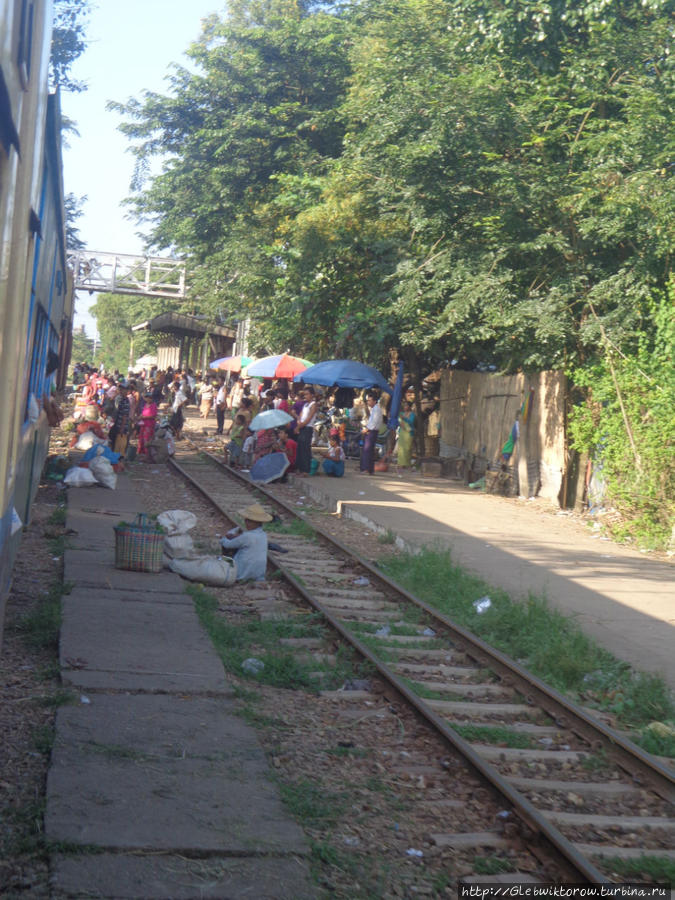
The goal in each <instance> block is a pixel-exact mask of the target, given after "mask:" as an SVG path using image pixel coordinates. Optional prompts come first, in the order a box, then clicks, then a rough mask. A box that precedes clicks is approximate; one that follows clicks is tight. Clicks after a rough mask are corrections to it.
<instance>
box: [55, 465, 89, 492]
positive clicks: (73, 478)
mask: <svg viewBox="0 0 675 900" xmlns="http://www.w3.org/2000/svg"><path fill="white" fill-rule="evenodd" d="M63 483H64V484H67V485H69V486H70V487H89V486H90V485H92V484H96V478H95V477H94V473H93V472H92V471H91V470H90V469H81V468H80V467H79V466H73V468H72V469H68V471H67V472H66V475H65V478H64V479H63Z"/></svg>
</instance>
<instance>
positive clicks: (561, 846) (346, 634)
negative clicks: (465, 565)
mask: <svg viewBox="0 0 675 900" xmlns="http://www.w3.org/2000/svg"><path fill="white" fill-rule="evenodd" d="M201 452H203V451H201ZM207 455H208V456H209V457H210V458H211V459H213V460H214V462H216V463H217V464H218V465H219V466H220V467H221V468H223V469H225V470H226V471H227V472H228V473H231V474H232V475H236V476H237V479H238V480H240V481H241V482H242V484H243V485H246V486H247V488H250V487H253V488H254V489H255V490H256V491H259V492H260V493H262V494H263V495H264V496H265V497H266V498H267V499H269V500H270V501H272V502H273V503H274V504H277V505H279V506H281V507H282V508H283V509H285V510H286V511H288V512H289V513H292V514H293V516H294V518H299V517H298V515H297V513H296V511H295V510H294V509H293V508H292V507H290V506H289V505H288V504H286V503H285V502H284V501H281V500H279V498H277V497H274V495H273V494H271V492H269V491H267V490H266V489H264V488H261V487H260V485H252V483H251V482H250V481H249V480H247V479H245V478H242V477H241V476H239V475H238V473H236V472H234V471H233V470H231V469H230V468H229V467H227V466H224V465H223V464H222V463H220V462H219V461H218V460H217V459H216V458H215V457H213V456H212V455H211V454H207ZM171 463H172V465H173V467H174V468H176V469H177V471H179V472H180V474H181V475H182V476H183V477H184V478H185V479H186V480H187V481H189V483H190V484H192V485H193V487H195V489H196V490H198V491H199V492H200V493H201V494H202V496H204V497H205V498H206V499H207V500H208V501H209V502H210V503H211V504H212V505H213V506H214V507H215V508H216V509H217V510H218V511H219V512H220V513H221V514H222V515H223V516H224V517H225V518H226V519H228V521H232V519H231V517H230V515H229V514H228V512H227V511H226V510H224V509H223V508H222V507H221V506H220V504H219V503H218V502H217V501H216V500H215V499H214V498H213V497H212V496H211V494H210V493H209V492H208V491H207V490H206V488H204V487H202V486H201V485H200V484H199V482H198V481H197V480H196V479H195V478H193V477H192V476H191V475H190V474H189V473H188V472H186V471H185V470H184V469H183V468H182V466H180V465H179V464H178V463H177V462H176V461H175V459H172V460H171ZM312 527H313V528H314V527H315V526H312ZM315 530H316V532H317V533H318V534H319V535H321V537H322V538H325V539H327V540H328V541H329V542H330V543H332V544H333V545H334V546H336V547H337V548H338V549H339V550H340V551H341V553H344V554H345V555H347V556H348V557H351V558H352V559H355V560H356V561H357V562H358V563H359V565H363V566H364V567H365V568H366V569H367V570H368V571H370V572H371V573H372V574H373V575H374V576H376V578H378V579H382V573H379V572H377V571H376V570H375V569H374V568H373V567H372V566H371V565H370V564H369V563H367V561H365V560H363V559H362V558H361V557H359V556H358V554H354V553H353V552H352V551H351V550H350V549H349V548H347V547H345V546H344V545H343V544H341V542H340V541H337V540H336V539H335V538H333V537H332V536H330V535H328V534H326V533H325V532H324V531H323V529H321V528H318V527H317V528H315ZM270 562H271V564H272V565H273V566H274V567H275V568H276V569H277V570H278V571H280V572H281V573H282V575H283V576H284V577H285V578H286V580H287V581H288V582H289V583H290V584H292V585H293V587H294V588H295V589H296V590H297V592H298V593H299V594H300V595H301V596H302V597H303V598H304V599H305V600H306V602H307V603H309V605H310V606H312V607H313V608H314V609H316V610H317V611H318V612H320V613H321V615H322V616H323V617H324V618H325V620H326V621H327V622H328V623H329V624H330V626H331V627H332V628H333V629H335V631H337V632H338V633H339V634H340V635H341V636H342V637H343V639H344V640H346V641H347V642H348V643H349V644H350V645H351V646H352V647H354V648H355V650H356V651H357V652H358V653H359V654H361V656H363V657H364V658H365V659H367V660H368V661H369V662H370V663H371V665H372V666H373V667H374V668H375V669H376V670H377V671H378V672H379V673H380V675H381V676H382V677H383V678H384V679H385V681H386V682H387V683H388V684H390V685H391V686H392V687H393V688H394V689H395V690H396V691H397V692H398V693H399V694H400V695H401V696H402V697H403V698H404V699H405V700H406V702H407V703H409V704H410V705H411V706H412V707H413V708H414V709H415V710H416V712H417V713H418V714H419V715H420V716H421V717H422V718H423V719H424V720H425V721H426V722H428V723H429V724H430V725H432V726H433V727H434V728H435V729H436V731H437V732H438V733H439V734H440V735H441V736H442V737H443V739H444V740H445V741H446V742H447V743H448V744H449V745H450V746H451V747H452V748H453V749H454V750H455V751H457V752H458V753H459V754H460V755H461V756H462V757H463V758H464V759H465V760H466V761H467V762H468V763H469V765H470V766H471V767H472V768H473V769H474V770H475V771H477V772H478V773H479V774H480V775H481V776H482V778H484V779H485V780H486V781H487V782H488V783H489V784H490V785H491V787H492V788H493V789H494V790H496V791H497V792H498V793H499V794H500V795H501V796H502V797H503V798H504V799H505V800H507V801H508V803H510V804H511V806H512V807H513V809H514V811H515V813H516V814H517V816H518V817H519V819H520V820H521V821H522V822H523V823H524V824H525V825H526V826H527V828H528V829H529V830H530V831H531V832H532V833H533V834H535V835H539V836H540V837H541V838H543V839H545V840H546V841H547V842H548V844H549V845H550V846H551V847H552V848H553V849H554V851H555V855H556V859H557V860H558V862H559V863H560V862H561V861H562V863H563V864H564V865H565V866H566V867H568V868H569V867H571V870H572V871H573V873H574V876H575V877H576V876H581V877H582V878H583V879H584V880H586V881H587V882H589V883H596V884H610V883H611V882H610V880H609V879H608V878H607V877H606V876H605V875H604V874H603V873H602V872H601V871H600V870H599V869H597V868H596V867H595V866H594V865H593V864H592V862H590V860H588V859H587V858H586V857H585V856H584V855H583V854H582V853H580V852H579V851H578V850H577V849H576V848H575V847H574V845H573V844H572V843H571V842H570V841H569V840H568V839H567V838H566V837H565V836H564V835H563V834H562V833H561V832H560V831H559V830H558V829H557V828H556V827H555V826H554V825H552V824H551V823H550V822H549V821H548V820H547V819H546V818H545V817H544V816H543V815H542V813H541V812H540V811H539V810H538V809H537V808H536V807H535V806H534V805H533V804H532V803H531V802H530V801H529V800H528V799H527V798H526V797H524V796H523V795H522V794H521V793H520V791H518V790H517V789H516V788H514V787H513V786H512V785H511V784H509V782H508V781H507V780H506V779H505V778H504V777H503V776H502V775H501V774H500V773H499V772H498V771H497V770H496V769H495V768H494V767H493V766H492V765H490V763H488V762H487V761H486V760H484V759H483V758H482V757H481V756H480V755H479V754H478V753H477V752H476V751H475V750H474V749H473V747H472V746H471V745H470V744H469V743H468V742H467V741H466V740H464V738H462V737H461V736H460V735H459V734H458V733H457V732H456V731H455V730H454V729H452V728H451V727H450V726H449V725H448V724H447V723H446V722H445V721H444V720H443V719H442V718H441V717H440V716H439V715H437V714H436V713H435V712H434V711H433V710H432V709H431V707H429V706H428V705H427V704H426V703H425V702H424V700H423V699H421V698H420V697H418V696H417V695H416V694H415V693H414V692H413V691H412V690H411V689H410V688H409V687H408V686H407V685H406V684H405V682H404V681H402V680H401V679H400V678H399V676H398V675H397V674H396V673H395V672H393V671H392V670H391V669H390V668H389V667H388V666H387V665H386V664H385V663H383V662H382V661H381V660H379V659H378V658H377V656H376V655H375V654H374V653H373V651H372V650H371V649H370V648H369V647H368V646H367V645H366V644H364V643H363V642H362V641H361V640H359V638H358V637H356V636H355V635H354V634H353V633H352V632H351V631H350V630H349V629H348V628H346V627H345V626H344V625H343V624H342V622H340V621H339V620H338V619H337V618H335V616H334V615H333V614H332V613H331V612H329V611H328V610H327V609H326V608H325V607H324V606H323V604H322V603H321V602H320V601H319V600H317V599H316V598H315V597H314V596H313V595H312V594H311V593H310V592H309V591H308V590H307V588H306V587H305V586H304V585H303V584H302V583H301V582H300V581H299V580H298V579H297V577H296V576H295V575H294V574H293V573H292V572H291V571H290V570H288V569H287V568H286V567H285V566H284V565H283V563H282V562H280V561H279V560H277V559H274V558H272V557H270ZM385 583H387V584H388V585H389V586H390V587H391V589H393V590H395V591H396V592H398V593H400V594H401V595H402V596H404V597H406V599H409V600H411V601H412V602H416V598H414V597H413V595H409V594H408V593H407V592H406V591H403V590H402V589H401V588H400V587H399V586H398V585H396V583H395V582H393V581H390V580H389V579H386V580H385ZM416 605H418V606H421V608H423V609H424V610H425V611H427V607H426V604H422V603H421V602H416ZM428 611H429V612H430V614H431V615H432V616H434V617H436V614H435V612H434V610H433V609H431V608H428ZM444 624H445V623H444ZM450 627H451V628H452V627H453V626H452V625H450ZM481 643H482V642H481ZM485 646H486V648H487V645H485Z"/></svg>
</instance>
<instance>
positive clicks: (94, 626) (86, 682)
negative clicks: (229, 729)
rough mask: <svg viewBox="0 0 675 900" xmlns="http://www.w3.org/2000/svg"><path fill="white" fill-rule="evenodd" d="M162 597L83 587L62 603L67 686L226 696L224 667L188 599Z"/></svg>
mask: <svg viewBox="0 0 675 900" xmlns="http://www.w3.org/2000/svg"><path fill="white" fill-rule="evenodd" d="M159 597H160V595H159V594H153V595H151V598H150V599H145V598H144V597H143V595H141V594H139V593H136V594H135V595H134V594H124V593H123V592H120V591H108V590H101V589H99V590H98V591H96V592H95V593H94V592H92V591H91V590H85V589H84V588H79V589H77V590H75V591H73V592H72V593H71V594H70V595H69V596H66V597H64V598H63V624H62V626H61V640H60V646H59V654H60V662H61V675H62V678H63V680H64V682H66V683H67V684H72V685H75V686H77V687H78V688H83V689H90V690H94V689H99V690H101V689H103V690H133V691H173V692H178V693H181V692H188V693H203V692H218V693H222V692H224V691H225V690H226V689H227V686H226V682H225V677H224V672H223V666H222V663H221V661H220V660H219V659H218V657H217V656H216V654H215V652H214V651H213V647H212V645H211V641H210V639H209V637H208V635H207V634H206V633H205V631H204V629H203V628H202V627H201V625H200V624H199V622H198V620H197V617H196V615H195V611H194V608H193V606H192V603H191V602H185V601H190V598H189V597H188V596H187V595H185V594H168V595H166V599H165V602H161V601H160V600H159V599H157V598H159ZM177 601H179V602H177ZM73 661H75V664H74V665H73Z"/></svg>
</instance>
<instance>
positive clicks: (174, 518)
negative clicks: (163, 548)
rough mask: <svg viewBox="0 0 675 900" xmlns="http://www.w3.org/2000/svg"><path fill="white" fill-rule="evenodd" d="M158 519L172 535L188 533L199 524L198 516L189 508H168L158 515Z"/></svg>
mask: <svg viewBox="0 0 675 900" xmlns="http://www.w3.org/2000/svg"><path fill="white" fill-rule="evenodd" d="M157 521H158V522H159V524H160V525H161V526H162V528H166V533H167V534H168V535H169V536H170V537H172V536H173V535H175V534H187V533H188V531H189V530H190V529H191V528H194V527H195V525H196V524H197V516H196V515H195V514H194V513H191V512H188V510H187V509H167V510H165V511H164V512H163V513H160V514H159V515H158V516H157Z"/></svg>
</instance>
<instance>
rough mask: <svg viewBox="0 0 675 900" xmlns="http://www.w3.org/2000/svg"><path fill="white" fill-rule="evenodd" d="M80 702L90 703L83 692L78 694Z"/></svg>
mask: <svg viewBox="0 0 675 900" xmlns="http://www.w3.org/2000/svg"><path fill="white" fill-rule="evenodd" d="M80 703H91V700H90V699H89V697H85V696H84V694H81V695H80Z"/></svg>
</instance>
